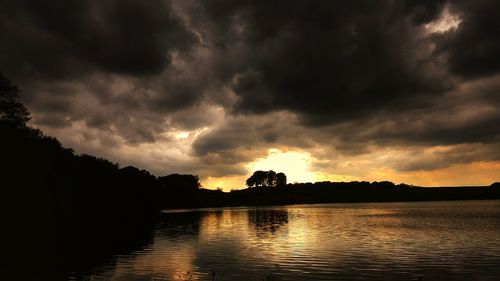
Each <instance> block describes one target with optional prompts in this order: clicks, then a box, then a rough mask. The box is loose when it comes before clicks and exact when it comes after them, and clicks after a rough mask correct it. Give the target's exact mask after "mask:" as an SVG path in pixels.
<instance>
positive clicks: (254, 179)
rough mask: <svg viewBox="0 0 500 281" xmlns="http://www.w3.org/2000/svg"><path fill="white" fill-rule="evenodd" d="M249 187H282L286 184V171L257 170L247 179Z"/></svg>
mask: <svg viewBox="0 0 500 281" xmlns="http://www.w3.org/2000/svg"><path fill="white" fill-rule="evenodd" d="M246 185H247V186H248V187H250V188H251V187H264V186H265V187H281V186H285V185H286V175H285V174H284V173H281V172H280V173H276V172H275V171H273V170H269V171H255V172H254V173H253V175H251V176H250V177H249V178H248V179H247V180H246Z"/></svg>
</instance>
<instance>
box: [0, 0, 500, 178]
mask: <svg viewBox="0 0 500 281" xmlns="http://www.w3.org/2000/svg"><path fill="white" fill-rule="evenodd" d="M0 3H1V6H2V10H0V34H1V37H2V38H1V40H2V43H1V44H0V70H1V71H3V72H4V73H5V74H6V75H7V76H10V77H11V78H12V79H13V80H14V81H15V82H16V83H19V84H20V87H21V88H22V89H23V98H24V100H25V101H26V102H27V104H28V106H29V108H30V110H31V111H32V112H33V115H34V118H33V119H34V121H35V123H36V124H38V125H42V126H44V128H52V129H54V132H57V134H59V135H57V136H58V137H60V138H67V139H69V141H68V143H70V144H74V145H75V146H77V147H76V148H77V149H78V146H80V147H85V151H86V152H87V153H96V154H100V155H110V157H114V159H118V158H119V159H121V160H123V159H125V158H123V157H124V156H123V155H132V156H130V157H136V158H137V157H138V156H137V154H133V153H132V152H130V151H127V152H126V153H124V151H123V150H120V149H121V148H124V147H125V148H127V149H130V147H131V146H134V147H139V146H141V145H150V144H154V143H155V142H158V143H160V142H162V144H168V145H169V147H170V146H171V147H175V149H177V150H176V151H174V152H172V155H176V156H175V157H174V156H172V158H169V157H166V156H162V157H157V158H161V159H159V160H158V159H154V160H148V159H153V158H154V157H153V156H151V155H149V156H148V158H147V159H146V156H144V158H141V159H140V160H138V161H139V162H140V163H141V164H144V165H146V166H147V167H148V168H150V169H152V170H155V171H158V170H161V168H160V169H158V167H159V166H161V165H166V166H168V167H169V169H173V168H174V167H173V166H174V164H172V163H175V162H176V159H177V161H178V162H182V161H179V159H180V157H183V156H178V155H188V156H189V157H193V159H191V158H190V160H189V161H187V160H186V161H184V162H182V164H179V165H182V170H183V171H189V170H190V169H195V168H196V170H199V171H201V172H200V173H202V174H204V175H210V174H212V175H230V174H237V175H241V174H244V173H245V171H246V170H245V165H244V164H245V163H248V162H251V161H253V160H255V159H256V157H260V156H265V154H266V153H267V150H268V149H269V148H270V147H275V148H280V149H281V148H282V149H286V148H292V149H293V148H297V149H303V150H314V149H317V148H318V147H322V148H324V149H323V150H322V153H323V155H321V153H316V154H314V157H316V158H317V159H318V161H319V162H321V161H323V160H326V159H328V158H331V157H333V156H332V155H340V154H342V155H343V156H345V157H358V156H359V155H367V154H370V153H372V152H373V151H376V150H377V149H380V148H395V149H403V148H408V149H414V150H415V151H419V149H420V150H422V149H425V148H427V147H433V146H440V145H449V146H456V147H460V145H470V146H467V149H468V150H467V157H463V158H460V157H458V156H459V155H460V152H459V151H460V150H459V149H458V148H457V149H456V150H453V151H446V152H443V153H441V154H437V155H434V158H433V159H434V160H433V161H429V162H428V163H427V164H426V163H424V161H423V160H425V159H421V160H422V161H419V159H418V157H415V158H414V160H415V161H411V162H410V161H407V159H405V160H404V161H406V162H405V163H406V164H404V165H403V164H402V165H396V168H397V169H399V170H404V171H407V170H419V169H420V170H426V169H432V168H440V167H445V166H446V165H449V164H452V163H466V162H472V161H480V160H481V159H486V160H488V161H490V160H491V161H494V160H495V159H497V158H495V157H493V158H492V157H487V155H488V153H487V152H485V151H486V149H482V150H477V149H474V147H473V146H482V145H484V146H487V147H488V151H492V150H494V148H495V147H497V146H495V145H496V144H497V143H498V142H499V139H500V127H499V126H498V125H497V124H498V123H500V114H499V112H498V108H499V107H500V98H499V96H500V95H498V91H499V90H500V75H499V72H500V59H499V58H500V53H499V52H500V51H499V50H500V39H499V38H500V37H499V36H498V34H499V32H500V20H498V19H497V15H496V11H498V10H499V8H500V7H499V4H498V1H493V0H479V1H460V0H457V1H445V0H439V1H431V0H408V1H392V0H377V1H373V0H355V1H323V0H321V1H320V0H313V1H299V0H291V1H286V2H283V1H279V2H278V1H264V0H253V1H251V0H240V1H229V0H227V1H221V0H176V1H173V0H172V1H170V0H151V1H139V0H120V1H119V0H111V1H97V0H78V1H60V0H55V1H49V2H44V3H42V2H41V1H28V0H18V1H14V0H0ZM445 11H448V12H449V13H452V14H453V15H455V16H457V17H458V18H459V19H460V24H459V25H458V26H457V28H451V29H444V30H441V31H439V32H434V33H433V31H432V30H431V29H430V28H429V25H433V24H435V23H436V22H437V21H439V20H440V19H441V18H442V17H443V15H444V14H443V13H444V12H445ZM87 131H88V132H87ZM185 131H189V132H188V133H189V134H193V135H194V134H196V137H193V138H192V142H190V143H189V149H186V148H185V147H183V148H179V147H176V145H175V143H176V142H181V141H179V140H177V139H176V137H175V135H176V134H177V133H179V132H181V133H186V132H185ZM74 132H78V134H79V136H81V139H82V140H83V141H88V143H89V145H87V146H85V145H84V144H81V143H79V140H77V139H76V138H72V133H74ZM200 132H201V133H200ZM198 133H199V134H198ZM166 135H168V136H166ZM120 138H121V139H120ZM190 140H191V139H190ZM159 145H161V144H159ZM415 147H418V148H419V149H415ZM463 147H465V146H463ZM125 148H124V150H125ZM148 149H153V148H152V146H148ZM111 150H113V152H112V153H111V152H110V153H111V154H106V153H107V152H108V151H111ZM187 150H189V151H187ZM179 151H182V152H179ZM415 153H416V154H415V155H418V152H415ZM120 155H121V156H120ZM176 157H177V158H176ZM408 157H410V156H408ZM412 157H413V156H412ZM162 159H163V160H162ZM429 159H430V158H429ZM166 162H168V163H167V164H165V163H166ZM319 162H318V163H319ZM325 163H326V162H325Z"/></svg>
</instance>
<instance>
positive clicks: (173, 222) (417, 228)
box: [91, 201, 500, 281]
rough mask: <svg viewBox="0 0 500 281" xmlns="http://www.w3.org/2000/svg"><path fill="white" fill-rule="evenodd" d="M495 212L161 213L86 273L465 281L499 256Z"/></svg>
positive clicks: (342, 207) (309, 209)
mask: <svg viewBox="0 0 500 281" xmlns="http://www.w3.org/2000/svg"><path fill="white" fill-rule="evenodd" d="M498 214H500V202H499V201H492V202H490V203H489V205H488V204H486V205H485V204H482V203H463V202H462V203H449V202H448V203H384V204H380V203H379V204H357V205H356V204H354V205H353V204H336V205H313V206H285V207H275V208H241V209H221V210H208V211H196V212H185V213H179V214H166V215H165V221H166V222H165V224H163V225H159V227H158V229H157V231H156V234H155V240H154V241H153V243H152V244H151V245H150V246H149V247H148V248H146V249H143V250H142V251H140V252H137V253H134V254H132V255H129V256H124V257H119V258H118V261H117V264H116V266H115V267H113V268H110V269H109V271H108V272H107V275H106V274H101V275H99V274H96V275H94V276H93V278H92V279H91V280H117V281H118V280H120V281H121V280H183V278H181V277H180V276H181V275H182V274H183V273H185V272H187V271H190V272H193V274H194V275H193V278H192V280H209V279H208V273H209V272H210V271H211V270H214V271H215V272H217V273H218V274H219V275H218V279H217V280H249V281H252V280H263V277H264V276H265V275H266V274H267V273H268V272H274V273H276V275H277V276H278V277H279V278H278V280H302V279H301V278H305V277H310V280H331V278H332V276H337V277H339V278H340V277H342V276H344V277H345V278H346V279H356V278H359V279H363V278H364V279H370V280H375V279H377V278H380V277H381V276H386V275H385V274H383V273H384V272H385V271H390V274H389V275H387V276H388V277H387V276H386V277H387V278H386V279H389V280H398V278H400V277H402V276H413V277H415V276H420V275H425V274H427V275H429V276H434V278H437V277H438V276H440V279H443V276H444V277H446V276H454V278H456V280H466V279H460V276H462V275H463V274H472V273H468V272H474V270H478V271H482V270H483V269H484V268H482V267H485V266H486V267H487V265H489V264H497V263H498V262H500V241H499V240H498V239H497V238H498V235H500V222H499V220H498V216H497V215H498ZM477 253H480V254H477ZM485 253H486V254H485ZM471 266H472V267H471ZM465 269H466V270H465ZM487 270H491V268H490V267H488V268H487ZM391 274H392V275H391ZM433 274H434V275H433ZM440 274H441V275H440ZM454 274H455V275H454ZM461 274H462V275H461ZM493 274H495V273H493ZM346 276H347V277H346ZM349 276H351V277H352V278H348V277H349ZM391 276H393V277H394V278H392V277H391ZM463 276H465V275H463ZM494 276H495V277H496V276H497V275H494ZM498 276H500V273H498ZM389 277H391V278H389ZM457 278H458V279H457ZM340 279H342V278H340ZM445 279H446V278H445ZM410 280H411V279H410ZM450 280H451V279H450ZM483 280H495V279H488V278H483Z"/></svg>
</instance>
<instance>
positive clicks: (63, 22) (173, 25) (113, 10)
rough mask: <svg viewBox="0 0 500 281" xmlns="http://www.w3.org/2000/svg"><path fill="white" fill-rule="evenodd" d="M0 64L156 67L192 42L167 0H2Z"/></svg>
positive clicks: (56, 71) (43, 71) (22, 71)
mask: <svg viewBox="0 0 500 281" xmlns="http://www.w3.org/2000/svg"><path fill="white" fill-rule="evenodd" d="M1 3H2V10H1V11H0V30H1V34H2V42H3V43H2V45H1V47H0V50H1V52H0V53H1V62H2V64H1V67H2V69H5V70H4V71H6V72H11V73H13V74H17V75H35V76H42V77H44V78H47V77H50V78H65V77H75V76H76V77H79V76H82V75H83V74H85V73H88V72H92V71H95V69H96V68H97V69H101V70H103V71H110V72H115V73H125V74H135V75H144V74H152V73H158V72H160V71H162V70H163V69H164V68H165V66H166V65H168V63H169V51H172V50H178V51H180V52H183V51H185V50H186V49H188V48H189V47H190V45H191V44H192V43H193V42H194V37H193V35H192V34H191V33H190V32H189V31H188V30H186V28H185V26H184V25H183V23H182V21H180V20H179V18H178V17H177V16H176V15H175V13H174V12H173V10H172V8H171V4H170V3H169V1H165V0H152V1H139V0H125V1H123V0H119V1H114V0H113V1H94V0H79V1H57V0H56V1H43V2H42V1H29V0H2V1H1Z"/></svg>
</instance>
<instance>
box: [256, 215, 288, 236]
mask: <svg viewBox="0 0 500 281" xmlns="http://www.w3.org/2000/svg"><path fill="white" fill-rule="evenodd" d="M247 213H248V223H249V224H250V225H252V226H254V227H255V228H256V232H258V233H260V232H261V231H264V232H271V233H274V232H276V231H277V230H278V229H279V228H280V227H281V226H283V225H285V224H287V223H288V211H287V210H273V209H256V210H248V211H247Z"/></svg>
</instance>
